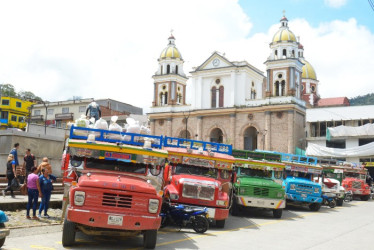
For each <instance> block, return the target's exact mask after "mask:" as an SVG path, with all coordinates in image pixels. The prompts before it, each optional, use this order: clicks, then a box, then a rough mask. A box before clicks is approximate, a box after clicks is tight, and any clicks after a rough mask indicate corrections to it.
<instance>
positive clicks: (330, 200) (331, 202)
mask: <svg viewBox="0 0 374 250" xmlns="http://www.w3.org/2000/svg"><path fill="white" fill-rule="evenodd" d="M322 198H323V201H322V205H326V206H329V207H331V208H334V207H336V194H333V193H323V194H322Z"/></svg>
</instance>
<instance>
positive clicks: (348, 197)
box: [344, 190, 353, 202]
mask: <svg viewBox="0 0 374 250" xmlns="http://www.w3.org/2000/svg"><path fill="white" fill-rule="evenodd" d="M344 201H345V202H350V201H353V192H352V190H349V191H347V192H346V193H345V195H344Z"/></svg>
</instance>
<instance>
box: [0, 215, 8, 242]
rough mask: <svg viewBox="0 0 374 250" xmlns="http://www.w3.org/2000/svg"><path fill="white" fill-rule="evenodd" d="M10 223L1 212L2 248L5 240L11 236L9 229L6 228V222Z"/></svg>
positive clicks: (0, 236) (0, 235) (0, 232)
mask: <svg viewBox="0 0 374 250" xmlns="http://www.w3.org/2000/svg"><path fill="white" fill-rule="evenodd" d="M7 221H8V217H7V216H6V214H5V213H4V212H3V211H1V210H0V248H1V247H2V246H3V245H4V242H5V238H6V237H7V236H8V235H9V233H10V231H9V229H6V228H5V224H4V223H5V222H7Z"/></svg>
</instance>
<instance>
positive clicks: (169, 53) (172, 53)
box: [160, 46, 181, 59]
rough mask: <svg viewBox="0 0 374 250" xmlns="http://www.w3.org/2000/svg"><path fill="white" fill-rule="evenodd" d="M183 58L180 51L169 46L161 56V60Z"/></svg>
mask: <svg viewBox="0 0 374 250" xmlns="http://www.w3.org/2000/svg"><path fill="white" fill-rule="evenodd" d="M166 57H169V58H181V53H179V50H178V49H177V48H176V47H174V46H168V47H166V48H165V49H164V50H163V51H162V52H161V55H160V59H161V58H166Z"/></svg>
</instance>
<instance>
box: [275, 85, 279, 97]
mask: <svg viewBox="0 0 374 250" xmlns="http://www.w3.org/2000/svg"><path fill="white" fill-rule="evenodd" d="M274 92H275V96H279V81H276V82H275V90H274Z"/></svg>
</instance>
